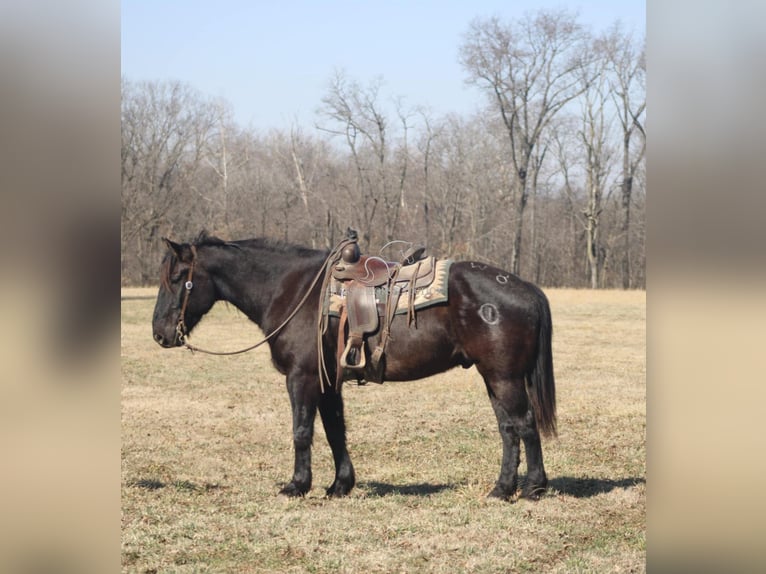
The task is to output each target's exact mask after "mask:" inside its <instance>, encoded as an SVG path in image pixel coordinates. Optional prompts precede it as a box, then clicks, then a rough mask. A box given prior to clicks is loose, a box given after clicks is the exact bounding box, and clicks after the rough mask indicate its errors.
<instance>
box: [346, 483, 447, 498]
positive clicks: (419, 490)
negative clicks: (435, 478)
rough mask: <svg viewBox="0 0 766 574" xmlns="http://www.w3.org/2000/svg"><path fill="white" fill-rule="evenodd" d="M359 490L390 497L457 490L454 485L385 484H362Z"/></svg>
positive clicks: (369, 494) (424, 494) (370, 494)
mask: <svg viewBox="0 0 766 574" xmlns="http://www.w3.org/2000/svg"><path fill="white" fill-rule="evenodd" d="M358 486H359V488H361V489H363V490H364V491H365V492H366V493H367V495H368V496H380V497H383V496H389V495H392V494H399V495H402V496H429V495H431V494H436V493H439V492H443V491H445V490H452V489H454V488H455V485H454V484H428V483H421V484H387V483H385V482H374V481H373V482H361V483H359V485H358Z"/></svg>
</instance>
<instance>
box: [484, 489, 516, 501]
mask: <svg viewBox="0 0 766 574" xmlns="http://www.w3.org/2000/svg"><path fill="white" fill-rule="evenodd" d="M512 496H513V493H512V492H508V491H507V490H505V489H504V488H500V487H499V486H496V487H495V488H493V489H492V492H490V493H489V494H487V498H497V499H498V500H502V501H504V502H513V501H512V500H511V497H512Z"/></svg>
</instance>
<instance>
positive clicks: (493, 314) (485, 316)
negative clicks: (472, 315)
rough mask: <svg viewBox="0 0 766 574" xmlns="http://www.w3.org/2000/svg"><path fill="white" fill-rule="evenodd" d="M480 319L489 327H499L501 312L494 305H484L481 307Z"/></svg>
mask: <svg viewBox="0 0 766 574" xmlns="http://www.w3.org/2000/svg"><path fill="white" fill-rule="evenodd" d="M479 317H481V318H482V320H483V321H484V322H485V323H486V324H487V325H497V324H498V323H499V322H500V312H499V311H498V310H497V307H495V306H494V305H493V304H492V303H484V305H482V306H481V307H479Z"/></svg>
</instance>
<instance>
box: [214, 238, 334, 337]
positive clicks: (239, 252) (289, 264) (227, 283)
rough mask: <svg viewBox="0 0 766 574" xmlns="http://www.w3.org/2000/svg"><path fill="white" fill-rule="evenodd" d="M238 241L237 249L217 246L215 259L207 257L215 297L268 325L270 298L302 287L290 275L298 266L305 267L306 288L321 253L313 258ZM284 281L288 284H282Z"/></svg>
mask: <svg viewBox="0 0 766 574" xmlns="http://www.w3.org/2000/svg"><path fill="white" fill-rule="evenodd" d="M238 244H239V245H240V249H237V248H231V247H229V248H223V249H221V248H217V251H218V253H217V254H216V257H215V259H212V258H211V264H210V265H209V267H208V272H209V273H210V276H211V278H212V279H213V283H214V284H215V288H216V298H217V300H222V301H226V302H228V303H231V304H232V305H234V306H235V307H237V309H239V310H240V311H242V312H243V313H244V314H245V315H247V317H248V318H249V319H250V320H252V321H254V322H255V323H256V324H257V325H258V326H260V327H261V328H269V327H270V324H273V323H274V321H275V319H274V318H273V317H272V314H273V313H272V307H273V305H272V303H273V301H274V298H275V297H276V296H278V295H279V294H282V293H284V292H285V290H295V289H298V290H300V289H302V288H303V287H302V285H298V284H295V283H294V281H295V279H294V277H291V276H292V275H294V272H295V271H296V270H298V269H301V268H304V269H305V273H304V274H303V275H304V276H306V277H307V280H306V287H307V286H308V282H309V281H310V280H311V278H313V276H314V275H315V273H316V272H317V271H319V268H320V265H321V262H322V258H321V253H320V252H316V254H317V257H316V258H313V257H311V256H306V255H302V256H301V255H296V254H293V253H290V252H289V251H288V250H284V251H280V250H279V249H278V248H276V247H274V246H269V245H268V244H260V243H258V242H241V243H238ZM213 249H216V248H215V247H214V248H213ZM288 280H289V281H290V284H289V285H286V284H285V282H286V281H288ZM301 283H302V282H301ZM276 320H279V318H278V317H277V319H276Z"/></svg>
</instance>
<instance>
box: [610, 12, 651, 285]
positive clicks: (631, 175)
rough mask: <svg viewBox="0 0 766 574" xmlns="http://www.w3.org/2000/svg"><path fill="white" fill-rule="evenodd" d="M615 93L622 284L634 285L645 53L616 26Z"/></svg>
mask: <svg viewBox="0 0 766 574" xmlns="http://www.w3.org/2000/svg"><path fill="white" fill-rule="evenodd" d="M605 43H606V46H605V47H606V49H607V56H608V62H609V65H610V68H611V74H610V81H611V82H612V95H613V98H614V104H615V106H616V109H617V113H618V117H619V119H620V124H621V126H622V181H621V187H620V190H621V205H622V227H621V231H622V238H623V254H622V265H621V269H622V287H623V289H629V288H630V287H631V276H632V274H631V233H630V231H631V205H632V196H633V184H634V181H635V178H636V174H637V171H638V169H639V167H640V165H641V162H642V161H643V159H644V153H645V151H646V132H645V131H644V123H645V112H646V55H645V47H644V45H643V42H641V43H639V42H636V40H635V39H634V38H633V37H632V36H631V35H626V34H624V33H623V31H622V29H621V27H620V26H619V25H615V26H614V28H613V29H612V30H611V33H610V34H609V36H608V37H607V38H606V40H605Z"/></svg>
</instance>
